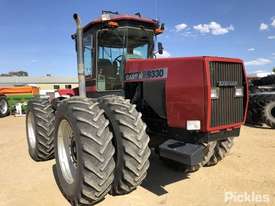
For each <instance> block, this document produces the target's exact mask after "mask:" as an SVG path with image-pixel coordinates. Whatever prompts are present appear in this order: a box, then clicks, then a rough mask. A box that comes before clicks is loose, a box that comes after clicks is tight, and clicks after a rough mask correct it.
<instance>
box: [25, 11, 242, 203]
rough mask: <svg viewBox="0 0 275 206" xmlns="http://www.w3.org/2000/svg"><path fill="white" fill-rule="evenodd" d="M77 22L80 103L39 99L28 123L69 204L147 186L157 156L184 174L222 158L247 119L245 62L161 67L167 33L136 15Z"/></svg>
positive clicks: (170, 62) (33, 147)
mask: <svg viewBox="0 0 275 206" xmlns="http://www.w3.org/2000/svg"><path fill="white" fill-rule="evenodd" d="M74 19H75V21H76V25H77V32H76V33H75V34H74V35H72V38H73V39H74V40H75V42H76V51H77V62H78V75H79V76H78V77H79V88H78V89H77V90H75V93H76V94H78V96H73V97H70V98H64V97H59V98H55V99H49V98H45V97H40V98H35V99H33V100H32V101H30V102H29V104H28V112H27V115H26V124H27V140H28V145H29V153H30V155H31V157H32V159H34V160H35V161H45V160H49V159H53V158H55V160H56V179H57V183H58V185H59V188H60V190H61V191H62V193H63V194H64V196H65V198H67V199H68V201H70V203H71V204H72V205H92V204H95V203H97V202H98V201H100V200H102V199H103V198H104V197H105V196H106V194H108V193H109V194H111V195H123V194H127V193H129V192H131V191H133V190H134V189H135V188H136V187H137V186H139V185H140V184H141V183H142V181H143V180H144V179H145V178H146V174H147V170H148V168H149V156H150V153H151V148H154V150H153V151H155V152H156V153H157V155H159V157H160V158H161V159H162V160H163V161H164V162H166V163H168V164H170V165H181V166H184V168H186V170H187V171H195V170H197V169H199V168H200V167H202V166H211V165H215V164H217V162H218V161H220V160H221V159H223V158H224V156H225V155H226V153H228V151H229V150H230V148H231V147H232V145H233V138H234V137H237V136H239V133H240V127H241V125H242V124H243V122H244V120H245V115H246V110H247V80H246V75H245V68H244V65H243V62H242V60H240V59H232V58H222V57H208V56H202V57H188V58H183V57H180V58H162V59H156V58H155V56H156V52H155V51H154V47H155V46H154V44H155V41H154V39H155V38H156V36H157V35H159V34H161V33H162V32H163V30H164V25H163V24H160V23H159V22H158V21H156V20H152V19H149V18H145V17H142V16H141V15H140V14H139V13H137V14H135V15H120V14H119V13H117V12H116V13H114V12H109V11H104V12H103V13H102V16H101V17H100V18H98V19H96V20H94V21H92V22H90V23H89V24H87V25H86V26H85V27H81V26H80V18H79V16H78V15H77V14H75V15H74ZM162 49H163V48H162V45H161V43H158V52H159V53H162Z"/></svg>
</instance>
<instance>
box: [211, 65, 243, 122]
mask: <svg viewBox="0 0 275 206" xmlns="http://www.w3.org/2000/svg"><path fill="white" fill-rule="evenodd" d="M209 64H210V65H209V66H210V75H211V87H212V88H213V87H219V98H218V99H212V100H211V127H217V126H223V125H228V124H233V123H238V122H242V121H243V116H244V98H243V97H235V86H232V85H231V86H228V85H226V86H221V85H220V84H219V82H234V83H235V84H236V87H243V88H245V85H244V76H243V66H242V64H240V63H227V62H210V63H209ZM244 92H245V90H244Z"/></svg>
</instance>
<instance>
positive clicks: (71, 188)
mask: <svg viewBox="0 0 275 206" xmlns="http://www.w3.org/2000/svg"><path fill="white" fill-rule="evenodd" d="M64 119H65V120H67V121H68V122H69V124H70V126H71V128H72V130H73V134H74V137H75V141H76V149H77V159H78V167H77V171H76V175H75V176H74V183H72V184H68V183H67V181H66V180H65V179H64V176H63V174H62V171H61V166H60V162H59V157H58V141H57V139H58V127H59V125H60V123H61V121H62V120H64ZM79 137H80V132H79V129H78V127H77V121H76V119H75V117H74V115H73V112H72V110H71V108H70V106H69V105H68V104H66V103H62V104H61V105H60V106H59V108H58V111H57V113H56V127H55V139H54V148H55V149H54V154H55V157H56V158H55V160H56V171H57V176H58V184H59V185H58V186H59V188H60V190H61V191H62V193H63V194H64V195H65V196H66V197H67V198H68V199H69V200H70V201H73V200H74V199H75V198H76V195H77V193H78V192H79V191H81V188H80V187H81V186H80V184H79V183H80V182H82V177H81V175H80V171H81V170H82V169H81V168H82V166H83V162H82V159H80V157H81V156H82V155H81V151H82V150H81V148H80V147H81V142H80V138H79Z"/></svg>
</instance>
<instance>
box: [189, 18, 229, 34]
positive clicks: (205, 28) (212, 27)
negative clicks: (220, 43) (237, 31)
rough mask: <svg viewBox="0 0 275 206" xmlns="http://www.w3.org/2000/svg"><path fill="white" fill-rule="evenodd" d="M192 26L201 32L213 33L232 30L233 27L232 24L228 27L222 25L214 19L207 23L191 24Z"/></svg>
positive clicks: (224, 32)
mask: <svg viewBox="0 0 275 206" xmlns="http://www.w3.org/2000/svg"><path fill="white" fill-rule="evenodd" d="M193 28H194V29H195V30H197V31H199V32H200V33H202V34H205V33H211V34H213V35H223V34H226V33H228V32H230V31H234V27H233V26H232V25H230V26H228V27H222V26H221V25H220V24H219V23H217V22H214V21H212V22H210V23H209V24H198V25H196V26H193Z"/></svg>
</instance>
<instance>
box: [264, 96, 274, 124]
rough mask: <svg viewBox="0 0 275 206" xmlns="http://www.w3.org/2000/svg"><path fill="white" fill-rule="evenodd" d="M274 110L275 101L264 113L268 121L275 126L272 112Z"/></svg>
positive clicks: (269, 104) (267, 106)
mask: <svg viewBox="0 0 275 206" xmlns="http://www.w3.org/2000/svg"><path fill="white" fill-rule="evenodd" d="M274 108H275V101H272V102H270V103H268V104H267V105H266V107H265V109H264V113H265V117H266V119H267V120H269V121H270V122H271V123H273V124H274V125H275V117H273V115H272V114H271V111H272V109H274Z"/></svg>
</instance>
